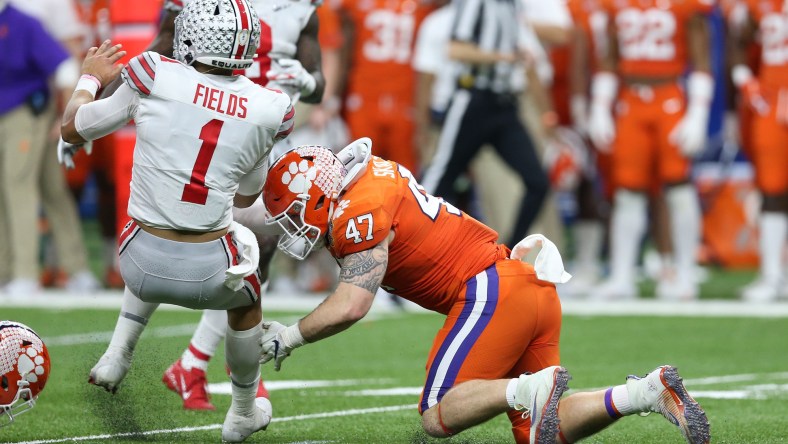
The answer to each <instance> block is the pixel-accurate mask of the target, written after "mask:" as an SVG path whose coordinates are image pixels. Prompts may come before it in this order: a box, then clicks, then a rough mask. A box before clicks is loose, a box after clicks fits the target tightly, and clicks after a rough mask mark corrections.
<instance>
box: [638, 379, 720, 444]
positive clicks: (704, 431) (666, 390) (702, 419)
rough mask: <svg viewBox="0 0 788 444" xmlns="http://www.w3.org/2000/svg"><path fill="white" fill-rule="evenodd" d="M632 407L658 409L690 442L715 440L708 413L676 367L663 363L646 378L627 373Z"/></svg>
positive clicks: (700, 443) (649, 409) (650, 410)
mask: <svg viewBox="0 0 788 444" xmlns="http://www.w3.org/2000/svg"><path fill="white" fill-rule="evenodd" d="M627 390H628V391H629V400H630V402H631V403H632V407H634V408H635V409H638V410H640V411H641V412H643V413H645V414H648V413H650V412H657V413H659V414H661V415H662V416H664V417H665V419H667V420H668V421H670V423H671V424H673V425H675V426H676V427H678V428H679V430H681V433H682V435H683V436H684V439H686V440H687V442H688V443H690V444H707V443H708V442H709V441H710V440H711V433H710V431H709V420H708V418H707V417H706V413H705V412H704V411H703V408H701V406H700V404H698V403H697V402H696V401H695V400H694V399H692V396H690V395H689V393H687V389H686V388H685V387H684V384H683V383H682V380H681V376H679V372H678V370H677V369H676V368H675V367H671V366H669V365H663V366H661V367H657V369H656V370H654V371H652V372H651V373H649V374H647V375H646V376H644V377H643V378H638V377H637V376H628V377H627Z"/></svg>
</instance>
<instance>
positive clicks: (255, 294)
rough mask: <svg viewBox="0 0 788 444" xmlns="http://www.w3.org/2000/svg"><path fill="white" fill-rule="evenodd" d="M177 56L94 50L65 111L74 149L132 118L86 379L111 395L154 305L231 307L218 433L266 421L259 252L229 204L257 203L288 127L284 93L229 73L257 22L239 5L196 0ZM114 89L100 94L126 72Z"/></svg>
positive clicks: (243, 56) (182, 27) (179, 24)
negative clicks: (101, 312) (124, 207)
mask: <svg viewBox="0 0 788 444" xmlns="http://www.w3.org/2000/svg"><path fill="white" fill-rule="evenodd" d="M174 41H175V42H174V44H175V50H174V55H175V60H173V59H170V58H167V57H164V56H162V55H159V54H158V53H155V52H150V51H148V52H144V53H142V54H140V55H139V56H137V57H135V58H133V59H131V61H130V62H129V64H128V65H126V67H123V68H122V67H121V66H119V65H116V62H117V61H118V60H119V59H120V58H121V57H122V56H123V55H125V51H120V50H119V48H120V45H115V46H111V45H110V43H109V41H108V40H107V41H105V42H104V43H103V44H102V45H101V46H100V47H99V48H98V49H96V48H92V49H91V50H90V51H89V53H88V56H87V58H86V59H85V62H84V64H83V73H84V75H83V76H82V78H81V80H80V83H79V84H78V86H77V90H76V91H75V92H74V95H73V96H72V98H71V101H70V102H69V104H68V107H67V109H66V112H65V115H64V117H63V130H62V133H63V139H64V140H66V141H67V142H69V143H74V144H82V143H85V142H86V141H89V140H93V139H96V138H99V137H103V136H105V135H107V134H109V133H111V132H112V131H115V130H117V129H119V128H120V127H122V126H124V125H125V124H126V123H127V122H128V121H130V120H132V119H133V120H134V122H135V125H136V126H137V134H138V138H137V143H136V145H135V148H134V169H133V172H132V180H131V196H130V199H129V209H128V213H129V216H130V217H131V218H132V220H131V221H130V222H129V223H128V224H127V225H126V228H125V230H124V232H123V233H122V234H121V237H120V251H119V254H120V270H121V274H122V276H123V279H124V282H125V283H126V289H125V292H124V296H123V305H122V307H121V312H120V316H119V318H118V322H117V325H116V327H115V331H114V333H113V336H112V340H111V341H110V344H109V346H108V348H107V351H106V352H105V353H104V355H103V356H102V357H101V358H100V360H99V361H98V363H97V364H96V365H95V366H94V367H93V368H92V369H91V371H90V382H91V383H93V384H95V385H98V386H101V387H104V388H105V389H107V390H108V391H111V392H115V391H116V390H117V389H118V386H119V384H120V383H121V381H122V380H123V378H124V377H125V376H126V374H127V372H128V370H129V367H130V365H131V360H132V355H133V351H134V348H135V346H136V343H137V341H138V339H139V336H140V334H141V333H142V331H143V329H144V328H145V325H146V324H147V322H148V319H150V317H151V315H152V314H153V312H154V311H155V310H156V308H157V307H158V304H159V303H170V304H177V305H181V306H184V307H187V308H192V309H214V310H226V311H227V327H226V331H227V347H226V359H227V363H228V366H229V367H230V372H231V374H230V379H231V381H232V393H233V400H232V404H231V406H230V409H229V411H228V413H227V416H226V418H225V422H224V425H223V427H222V439H223V440H225V441H233V442H239V441H243V440H244V439H245V438H246V437H247V436H249V435H250V434H251V433H254V432H255V431H257V430H260V429H262V428H264V427H265V426H267V425H268V423H269V422H270V420H271V405H270V402H268V401H267V400H266V399H264V398H256V396H255V395H256V393H257V387H258V385H259V379H260V367H259V362H258V361H259V356H260V348H259V341H260V339H261V337H262V334H263V331H262V328H261V322H262V311H261V307H260V287H261V281H260V277H259V275H258V273H257V266H258V260H259V250H258V246H257V242H256V240H255V238H254V235H253V234H252V233H251V231H249V230H248V229H247V228H245V227H243V226H242V225H241V224H238V223H236V222H233V214H232V211H231V208H232V207H233V206H235V207H239V208H244V207H249V206H251V205H252V204H253V202H255V200H256V199H257V198H258V196H259V195H260V192H261V190H262V186H263V181H264V178H265V173H266V170H265V168H266V166H267V159H268V154H269V152H270V150H271V147H272V146H273V144H274V143H275V142H276V141H278V140H281V139H283V138H284V137H286V136H287V135H288V134H289V133H290V132H291V131H292V128H293V122H294V120H293V119H294V115H295V111H294V110H293V107H292V104H291V101H290V98H289V97H288V96H287V95H285V94H284V93H282V92H280V91H275V90H270V89H266V88H260V87H259V86H258V85H256V84H255V83H253V82H252V81H250V80H249V79H247V78H245V77H243V76H240V75H234V74H233V70H234V69H242V68H246V67H248V66H250V65H251V64H252V63H253V56H254V53H255V51H256V49H257V47H258V45H259V44H260V22H259V19H258V18H257V14H256V13H255V11H254V9H253V8H252V6H251V5H250V3H249V2H248V0H195V1H194V2H192V3H190V4H189V5H187V6H186V8H185V9H184V10H183V12H182V13H181V14H180V15H179V16H178V18H177V19H176V21H175V37H174ZM121 68H122V78H123V80H124V83H123V84H121V85H120V86H119V88H118V89H117V90H116V91H115V92H114V93H113V94H112V96H110V97H108V98H106V99H103V100H99V101H95V102H94V98H95V94H96V91H97V90H98V89H99V88H101V85H102V84H107V83H109V82H110V81H112V80H113V79H115V78H116V77H117V76H118V75H119V74H121Z"/></svg>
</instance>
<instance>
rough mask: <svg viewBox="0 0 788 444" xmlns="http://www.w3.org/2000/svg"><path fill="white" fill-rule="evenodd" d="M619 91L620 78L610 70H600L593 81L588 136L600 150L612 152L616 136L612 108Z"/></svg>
mask: <svg viewBox="0 0 788 444" xmlns="http://www.w3.org/2000/svg"><path fill="white" fill-rule="evenodd" d="M617 91H618V78H617V77H616V76H615V74H613V73H610V72H604V71H603V72H598V73H596V74H594V78H593V80H592V81H591V98H592V99H591V115H590V116H589V118H588V136H589V137H590V138H591V141H592V142H593V143H594V146H595V147H596V149H598V150H599V151H602V152H605V153H608V152H610V149H611V147H610V144H612V143H613V140H614V139H615V137H616V124H615V122H613V114H612V112H611V109H612V107H613V101H614V100H615V98H616V93H617Z"/></svg>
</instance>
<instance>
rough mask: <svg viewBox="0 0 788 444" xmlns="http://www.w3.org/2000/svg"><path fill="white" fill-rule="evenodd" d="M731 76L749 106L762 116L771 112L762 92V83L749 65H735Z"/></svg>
mask: <svg viewBox="0 0 788 444" xmlns="http://www.w3.org/2000/svg"><path fill="white" fill-rule="evenodd" d="M731 77H732V78H733V84H734V85H736V87H737V88H739V90H740V91H741V94H742V98H743V99H744V102H745V103H746V104H747V106H749V107H750V108H752V109H753V110H754V111H755V112H756V113H758V114H760V115H762V116H765V115H767V114H769V104H768V103H767V102H766V99H764V98H763V95H762V94H761V84H760V82H758V79H757V78H755V76H753V74H752V71H751V70H750V68H749V67H748V66H747V65H736V66H734V67H733V70H732V74H731Z"/></svg>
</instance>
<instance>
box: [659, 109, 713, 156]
mask: <svg viewBox="0 0 788 444" xmlns="http://www.w3.org/2000/svg"><path fill="white" fill-rule="evenodd" d="M708 124H709V107H708V106H706V105H692V104H690V105H689V106H688V107H687V111H686V112H685V113H684V117H682V118H681V120H679V123H678V124H676V127H675V128H673V131H671V132H670V134H669V135H668V140H669V141H670V143H672V144H674V145H676V146H678V147H679V149H680V150H681V152H682V153H683V154H684V155H685V156H687V157H695V156H697V155H698V154H699V153H701V152H702V151H703V149H704V148H705V147H706V133H707V131H708Z"/></svg>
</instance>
